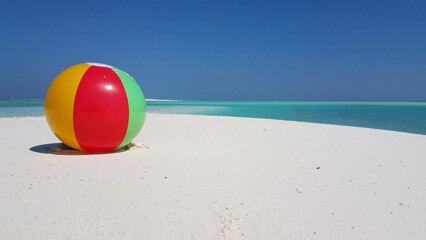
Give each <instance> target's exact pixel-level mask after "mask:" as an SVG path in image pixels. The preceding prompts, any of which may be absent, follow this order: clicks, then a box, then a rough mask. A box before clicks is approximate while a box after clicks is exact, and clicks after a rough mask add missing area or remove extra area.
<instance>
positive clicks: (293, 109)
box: [0, 99, 426, 135]
mask: <svg viewBox="0 0 426 240" xmlns="http://www.w3.org/2000/svg"><path fill="white" fill-rule="evenodd" d="M147 111H148V112H151V113H164V114H196V115H213V116H235V117H251V118H269V119H279V120H291V121H301V122H313V123H325V124H335V125H344V126H357V127H367V128H376V129H384V130H392V131H401V132H408V133H416V134H423V135H426V102H316V101H312V102H306V101H147ZM43 115H44V112H43V100H40V99H36V100H0V117H25V116H43Z"/></svg>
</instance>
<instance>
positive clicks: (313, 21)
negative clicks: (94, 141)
mask: <svg viewBox="0 0 426 240" xmlns="http://www.w3.org/2000/svg"><path fill="white" fill-rule="evenodd" d="M81 62H100V63H105V64H109V65H113V66H116V67H118V68H120V69H122V70H124V71H126V72H128V73H129V74H130V75H132V76H133V77H134V78H135V79H136V80H137V81H138V83H139V84H140V86H141V87H142V90H143V92H144V93H145V96H146V97H148V98H165V99H212V100H423V101H426V1H424V0H418V1H412V0H400V1H392V0H389V1H375V0H353V1H342V0H332V1H327V0H324V1H318V0H313V1H304V0H294V1H285V0H281V1H267V0H263V1H262V0H259V1H248V0H241V1H233V0H210V1H207V0H193V1H186V0H182V1H176V0H171V1H163V0H152V1H143V0H140V1H125V0H123V1H117V0H115V1H76V0H73V1H54V0H52V1H43V0H40V1H32V0H28V1H19V0H0V98H44V95H45V92H46V91H47V88H48V86H49V84H50V82H51V81H52V80H53V79H54V78H55V77H56V75H57V74H59V73H60V72H61V71H62V70H63V69H65V68H67V67H69V66H71V65H74V64H77V63H81Z"/></svg>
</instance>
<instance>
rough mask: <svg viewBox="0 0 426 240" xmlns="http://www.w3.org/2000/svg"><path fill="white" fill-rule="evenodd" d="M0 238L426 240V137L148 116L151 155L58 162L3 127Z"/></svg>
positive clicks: (31, 123) (35, 121)
mask: <svg viewBox="0 0 426 240" xmlns="http://www.w3.org/2000/svg"><path fill="white" fill-rule="evenodd" d="M0 132H1V133H2V136H1V137H0V146H2V150H3V151H2V157H1V160H0V164H1V166H2V167H1V168H0V190H1V191H2V192H3V193H7V194H2V195H1V196H0V211H1V212H2V213H3V216H2V218H0V234H1V235H2V236H3V237H5V238H10V239H16V238H24V239H28V238H31V239H58V238H74V239H75V238H86V239H87V238H99V239H117V238H118V239H134V238H138V239H190V238H191V237H192V238H194V239H404V238H409V239H422V238H423V237H424V236H425V235H426V230H425V229H424V227H423V223H424V222H426V214H425V212H426V203H424V199H425V198H426V188H425V187H424V186H425V183H426V176H425V174H424V170H425V169H426V161H425V159H424V156H426V149H425V148H424V146H426V136H425V135H421V134H411V133H404V132H396V131H388V130H377V129H369V128H360V127H347V126H340V125H329V124H318V123H306V122H293V121H285V120H269V119H259V118H236V117H215V116H199V115H178V114H153V113H148V115H147V119H146V123H145V126H144V127H143V128H142V130H141V132H140V133H139V135H138V136H137V137H136V139H135V140H134V142H135V143H137V144H143V145H144V146H146V148H141V149H136V150H133V151H123V152H119V153H114V154H100V155H55V154H45V153H39V152H36V151H32V150H31V148H34V147H36V146H43V145H47V144H55V143H59V141H58V140H57V139H56V138H55V136H54V135H53V134H52V133H51V131H50V129H49V128H48V126H47V123H46V121H45V119H44V117H19V118H0Z"/></svg>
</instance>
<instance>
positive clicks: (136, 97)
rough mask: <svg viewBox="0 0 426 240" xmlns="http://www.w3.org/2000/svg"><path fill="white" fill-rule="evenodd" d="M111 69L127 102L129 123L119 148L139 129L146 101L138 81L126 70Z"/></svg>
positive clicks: (142, 121)
mask: <svg viewBox="0 0 426 240" xmlns="http://www.w3.org/2000/svg"><path fill="white" fill-rule="evenodd" d="M112 69H113V70H114V72H115V73H116V74H117V75H118V77H119V78H120V79H121V82H122V83H123V86H124V89H125V90H126V94H127V101H128V103H129V123H128V126H127V132H126V135H125V136H124V139H123V142H122V143H121V144H120V146H119V147H118V148H117V149H120V148H122V147H124V146H126V145H127V144H129V143H130V142H131V141H132V140H133V139H134V138H135V137H136V136H137V135H138V133H139V131H140V130H141V128H142V126H143V124H144V122H145V117H146V103H145V96H144V95H143V92H142V90H141V88H140V87H139V85H138V83H137V82H136V81H135V80H134V79H133V78H132V77H131V76H130V75H129V74H127V73H126V72H124V71H122V70H120V69H118V68H115V67H113V68H112Z"/></svg>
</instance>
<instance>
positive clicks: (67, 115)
mask: <svg viewBox="0 0 426 240" xmlns="http://www.w3.org/2000/svg"><path fill="white" fill-rule="evenodd" d="M89 67H90V65H89V64H85V63H83V64H78V65H75V66H72V67H70V68H67V69H66V70H64V71H63V72H61V73H60V74H59V75H58V76H57V77H56V78H55V80H54V81H53V82H52V84H51V85H50V87H49V89H48V90H47V94H46V98H45V103H44V112H45V114H46V119H47V123H48V124H49V126H50V128H51V129H52V131H53V133H54V134H55V135H56V137H57V138H59V140H61V141H62V142H63V143H65V144H67V145H68V146H69V147H72V148H74V149H78V150H82V149H81V147H80V145H79V144H78V142H77V139H76V136H75V133H74V125H73V124H74V123H73V111H74V99H75V95H76V93H77V88H78V85H79V84H80V81H81V79H82V77H83V75H84V73H85V72H86V71H87V69H88V68H89Z"/></svg>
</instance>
